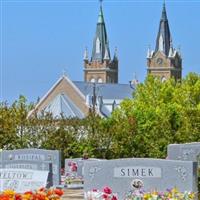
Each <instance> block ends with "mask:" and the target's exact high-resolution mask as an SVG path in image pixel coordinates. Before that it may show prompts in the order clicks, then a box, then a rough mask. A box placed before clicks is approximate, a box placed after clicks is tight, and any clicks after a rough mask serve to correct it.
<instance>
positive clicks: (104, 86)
mask: <svg viewBox="0 0 200 200" xmlns="http://www.w3.org/2000/svg"><path fill="white" fill-rule="evenodd" d="M73 83H74V84H75V85H76V86H77V88H78V89H79V90H80V91H81V93H82V94H83V95H85V96H87V95H90V94H91V95H92V83H89V82H83V81H73ZM96 89H97V95H99V96H102V97H103V99H124V98H131V97H132V92H133V90H132V89H131V87H130V85H129V84H113V83H96Z"/></svg>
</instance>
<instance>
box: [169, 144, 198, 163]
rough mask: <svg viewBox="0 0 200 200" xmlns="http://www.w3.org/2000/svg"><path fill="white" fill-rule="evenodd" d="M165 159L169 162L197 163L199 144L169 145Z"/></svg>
mask: <svg viewBox="0 0 200 200" xmlns="http://www.w3.org/2000/svg"><path fill="white" fill-rule="evenodd" d="M167 158H168V159H170V160H188V161H196V162H197V161H199V158H200V143H199V142H193V143H185V144H170V145H168V148H167ZM199 162H200V161H199ZM199 166H200V163H199Z"/></svg>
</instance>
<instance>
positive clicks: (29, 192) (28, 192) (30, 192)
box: [24, 191, 33, 195]
mask: <svg viewBox="0 0 200 200" xmlns="http://www.w3.org/2000/svg"><path fill="white" fill-rule="evenodd" d="M24 194H30V195H32V194H33V192H32V191H27V192H25V193H24Z"/></svg>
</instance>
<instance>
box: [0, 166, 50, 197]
mask: <svg viewBox="0 0 200 200" xmlns="http://www.w3.org/2000/svg"><path fill="white" fill-rule="evenodd" d="M48 174H49V172H48V171H39V170H27V169H0V191H3V190H6V189H12V190H15V191H16V192H19V193H23V192H26V191H30V190H36V189H38V188H41V187H46V184H47V177H48Z"/></svg>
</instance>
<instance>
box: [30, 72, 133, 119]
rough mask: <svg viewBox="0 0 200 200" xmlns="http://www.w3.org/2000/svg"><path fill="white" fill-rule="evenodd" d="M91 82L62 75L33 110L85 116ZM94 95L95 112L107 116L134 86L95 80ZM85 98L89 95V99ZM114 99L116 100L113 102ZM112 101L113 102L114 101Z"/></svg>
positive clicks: (59, 114)
mask: <svg viewBox="0 0 200 200" xmlns="http://www.w3.org/2000/svg"><path fill="white" fill-rule="evenodd" d="M93 84H94V83H89V82H83V81H71V80H70V79H69V78H68V77H67V76H65V75H63V76H62V77H61V78H60V79H59V80H58V81H57V82H56V83H55V84H54V85H53V87H52V88H51V89H50V90H49V91H48V92H47V93H46V94H45V95H44V97H43V98H42V99H41V100H40V102H39V103H38V104H37V105H36V107H35V109H34V110H33V111H31V112H30V113H29V115H28V117H30V116H32V114H33V113H35V112H36V113H37V114H40V113H41V112H42V111H44V112H50V113H52V115H53V117H54V118H60V116H63V117H66V118H70V117H78V118H84V117H86V116H87V114H88V112H89V108H90V107H92V106H93V105H92V101H91V99H92V96H93V87H94V85H93ZM95 87H96V96H97V97H98V98H97V102H96V103H97V105H96V106H97V113H99V114H100V115H101V116H105V117H107V116H109V115H110V114H111V112H112V111H113V109H114V107H115V106H117V105H119V103H120V102H121V101H122V100H123V99H125V98H131V97H132V92H133V90H132V89H131V88H130V85H129V84H111V83H95ZM88 98H89V99H90V100H89V101H87V100H88ZM114 102H115V103H114ZM114 104H115V105H114Z"/></svg>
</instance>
